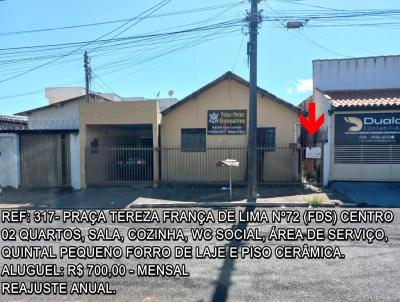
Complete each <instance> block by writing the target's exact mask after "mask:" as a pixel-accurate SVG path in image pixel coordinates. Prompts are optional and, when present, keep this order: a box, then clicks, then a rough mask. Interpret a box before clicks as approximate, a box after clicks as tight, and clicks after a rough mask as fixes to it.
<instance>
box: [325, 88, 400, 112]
mask: <svg viewBox="0 0 400 302" xmlns="http://www.w3.org/2000/svg"><path fill="white" fill-rule="evenodd" d="M322 93H323V94H324V95H325V97H326V98H327V99H329V100H331V102H332V106H333V107H336V108H340V107H385V106H386V107H393V106H400V89H366V90H336V91H323V92H322Z"/></svg>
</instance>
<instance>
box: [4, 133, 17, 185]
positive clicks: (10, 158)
mask: <svg viewBox="0 0 400 302" xmlns="http://www.w3.org/2000/svg"><path fill="white" fill-rule="evenodd" d="M0 152H1V154H0V186H2V187H8V186H11V187H13V188H18V186H19V183H20V161H19V138H18V135H17V134H14V133H0Z"/></svg>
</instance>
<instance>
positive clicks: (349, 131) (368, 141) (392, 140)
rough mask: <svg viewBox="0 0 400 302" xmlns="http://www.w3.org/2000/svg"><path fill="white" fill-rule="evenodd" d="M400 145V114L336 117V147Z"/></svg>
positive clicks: (356, 114)
mask: <svg viewBox="0 0 400 302" xmlns="http://www.w3.org/2000/svg"><path fill="white" fill-rule="evenodd" d="M360 144H364V145H399V144H400V112H393V113H348V114H336V115H335V145H360Z"/></svg>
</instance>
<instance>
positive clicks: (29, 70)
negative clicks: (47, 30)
mask: <svg viewBox="0 0 400 302" xmlns="http://www.w3.org/2000/svg"><path fill="white" fill-rule="evenodd" d="M170 1H171V0H163V1H161V2H159V3H158V4H156V5H154V6H152V7H151V8H149V9H147V10H145V11H144V12H142V13H140V14H139V15H137V16H136V17H134V18H137V17H138V16H141V15H143V14H145V13H147V12H148V11H151V10H152V9H153V8H156V7H158V6H160V5H161V4H163V3H168V2H170ZM134 18H132V19H130V20H129V21H127V22H125V23H124V24H123V25H121V26H119V27H117V28H116V29H114V30H112V31H110V32H108V33H106V34H104V35H102V36H100V37H98V38H97V39H95V40H93V41H90V42H88V43H87V44H84V45H82V46H79V47H78V48H76V49H75V50H73V51H71V52H68V53H67V54H64V55H61V56H59V57H57V58H55V59H53V60H51V61H48V62H46V63H43V64H40V65H38V66H36V67H33V68H31V69H28V70H26V71H24V72H21V73H18V74H16V75H14V76H11V77H8V78H5V79H3V80H0V83H4V82H6V81H9V80H12V79H15V78H18V77H20V76H23V75H25V74H27V73H30V72H32V71H34V70H37V69H40V68H42V67H45V66H47V65H50V64H52V63H54V62H57V61H59V60H61V59H63V58H65V57H67V56H70V55H72V54H74V53H76V52H77V51H79V50H81V49H82V48H84V47H85V46H87V45H89V44H90V43H92V42H94V41H98V40H100V39H102V38H104V37H106V36H108V35H109V34H111V33H113V32H115V31H116V30H118V29H120V28H122V27H123V26H125V25H127V24H128V23H130V22H131V21H132V20H133V19H134ZM141 20H143V19H141ZM136 24H137V23H136Z"/></svg>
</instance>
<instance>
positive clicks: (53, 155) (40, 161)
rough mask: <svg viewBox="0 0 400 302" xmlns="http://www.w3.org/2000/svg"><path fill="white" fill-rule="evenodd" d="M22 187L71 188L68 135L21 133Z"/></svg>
mask: <svg viewBox="0 0 400 302" xmlns="http://www.w3.org/2000/svg"><path fill="white" fill-rule="evenodd" d="M20 150H21V151H20V152H21V153H20V154H21V157H20V160H21V185H22V186H25V187H57V186H70V184H71V173H70V171H71V169H70V149H69V135H68V134H42V133H41V134H20Z"/></svg>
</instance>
